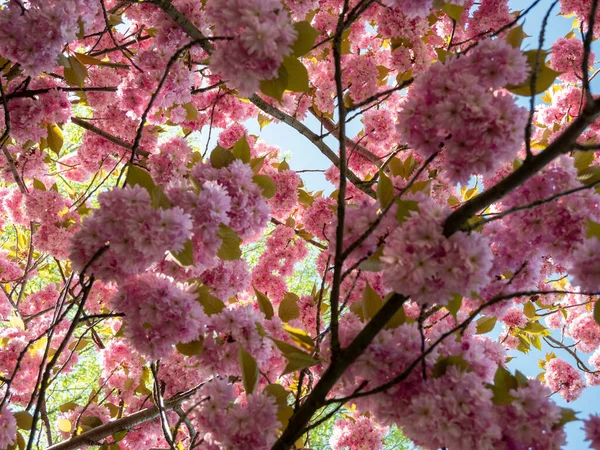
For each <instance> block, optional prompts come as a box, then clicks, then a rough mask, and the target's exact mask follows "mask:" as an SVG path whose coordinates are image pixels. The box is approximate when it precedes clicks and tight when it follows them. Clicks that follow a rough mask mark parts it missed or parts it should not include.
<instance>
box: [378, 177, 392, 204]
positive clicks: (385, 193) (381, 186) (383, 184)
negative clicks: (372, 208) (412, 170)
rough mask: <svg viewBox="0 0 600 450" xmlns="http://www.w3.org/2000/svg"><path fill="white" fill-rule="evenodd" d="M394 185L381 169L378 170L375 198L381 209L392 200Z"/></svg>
mask: <svg viewBox="0 0 600 450" xmlns="http://www.w3.org/2000/svg"><path fill="white" fill-rule="evenodd" d="M395 196H396V194H395V193H394V185H393V184H392V181H391V180H390V179H389V178H388V177H387V175H386V174H385V173H383V171H380V172H379V183H377V198H378V199H379V204H380V205H381V209H385V208H386V207H387V206H388V205H389V204H390V203H392V202H393V201H394V197H395Z"/></svg>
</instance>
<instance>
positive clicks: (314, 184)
mask: <svg viewBox="0 0 600 450" xmlns="http://www.w3.org/2000/svg"><path fill="white" fill-rule="evenodd" d="M530 4H531V2H530V1H523V0H512V1H510V5H511V7H512V9H513V10H522V9H525V8H526V7H527V6H528V5H530ZM551 4H552V1H551V0H544V1H542V2H540V4H539V5H538V6H537V7H536V8H535V9H534V10H533V11H532V12H531V13H530V14H529V15H528V18H527V19H526V20H525V24H524V29H525V32H526V33H527V34H528V35H530V36H531V37H530V38H528V39H526V40H525V41H524V43H523V48H524V49H526V50H531V49H535V48H537V42H538V35H539V30H540V27H541V23H542V18H543V16H544V14H545V13H546V11H547V9H548V7H549V6H550V5H551ZM558 11H559V5H557V6H556V7H555V8H554V11H553V13H552V15H551V19H550V22H549V26H548V28H547V31H546V40H545V42H546V44H545V46H544V48H545V49H548V48H549V47H550V45H551V43H552V42H554V41H555V40H556V39H557V38H559V37H563V36H565V35H566V34H567V33H568V32H569V31H570V30H571V24H572V19H567V18H564V17H560V16H558ZM596 54H600V52H599V51H598V49H596ZM599 81H600V80H599ZM599 84H600V83H594V85H595V86H593V87H595V88H596V89H595V91H596V92H600V85H599ZM520 102H522V103H523V105H524V106H527V105H528V99H526V98H522V99H520ZM304 123H305V124H306V125H307V126H309V127H310V128H311V129H312V130H315V131H317V132H318V130H319V129H320V126H319V123H318V122H317V120H316V119H314V118H313V117H312V116H310V115H309V116H308V118H307V119H306V120H305V122H304ZM246 125H247V127H248V128H249V131H250V133H252V134H256V135H258V136H260V138H262V139H264V140H265V141H266V142H268V143H270V144H273V145H276V146H278V147H280V148H281V149H282V151H283V152H284V153H286V154H288V155H290V157H289V158H288V162H289V164H290V166H291V168H292V169H294V170H303V169H326V168H327V167H329V165H330V164H329V160H328V159H326V158H325V157H324V156H323V155H322V154H321V153H320V152H319V150H318V149H317V148H316V147H314V146H313V145H312V144H311V143H310V142H309V141H308V140H307V139H306V138H304V137H303V136H301V135H300V134H298V133H297V132H296V131H295V130H292V129H291V128H289V127H288V126H287V125H285V124H270V125H268V126H266V127H265V128H263V130H262V131H261V130H260V129H259V127H258V125H257V124H256V121H250V122H249V123H247V124H246ZM359 129H360V123H358V121H356V123H355V124H352V125H350V127H349V133H348V134H349V135H350V136H352V135H353V133H356V132H357V131H358V130H359ZM326 142H327V143H328V144H329V145H330V146H331V147H332V148H333V149H336V148H337V141H336V140H335V139H333V138H331V137H330V138H327V139H326ZM302 178H303V179H304V182H305V184H306V186H307V188H308V189H310V190H314V191H317V190H324V191H325V192H326V193H329V192H331V191H332V190H333V189H334V187H333V186H332V185H331V184H329V183H328V182H326V181H325V179H324V177H323V175H322V174H320V173H306V174H302ZM497 329H498V330H499V329H500V326H497ZM550 351H552V349H550V348H548V347H546V348H544V349H543V351H542V352H539V351H537V350H535V349H534V350H533V351H532V352H531V353H530V354H528V355H523V354H522V353H517V354H515V355H513V356H516V358H515V359H514V360H512V361H511V362H510V364H509V366H510V368H511V369H512V370H520V371H522V372H523V373H525V374H526V375H528V376H536V375H537V374H538V373H539V372H540V369H539V368H538V365H537V362H538V360H539V359H541V358H543V357H544V354H545V352H550ZM554 351H555V352H556V353H557V354H558V356H559V357H561V358H563V359H565V360H566V361H568V362H570V363H574V362H573V360H572V358H571V357H570V356H569V355H568V354H566V353H564V354H563V353H561V352H559V351H556V350H554ZM583 359H584V360H587V357H585V358H583ZM553 398H554V400H555V401H556V402H557V403H558V404H559V405H560V406H567V407H569V408H572V409H574V410H576V411H579V412H580V413H579V414H578V416H579V417H580V418H583V417H586V416H588V415H589V414H590V413H594V412H595V413H599V412H600V405H597V404H596V401H597V399H599V398H600V387H593V388H587V389H586V390H585V391H584V394H583V396H582V398H580V399H579V400H577V401H575V402H572V403H570V404H567V403H566V402H564V401H563V400H562V398H561V397H559V396H557V395H555V396H553ZM581 425H582V423H581V422H574V423H571V424H569V425H567V440H568V445H567V446H566V447H565V448H567V449H568V450H581V449H586V448H588V445H587V443H585V442H584V438H585V436H584V433H583V431H582V430H581Z"/></svg>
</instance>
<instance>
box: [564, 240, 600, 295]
mask: <svg viewBox="0 0 600 450" xmlns="http://www.w3.org/2000/svg"><path fill="white" fill-rule="evenodd" d="M599 255H600V239H597V238H589V239H585V240H584V241H583V242H581V244H580V245H579V246H578V247H577V248H576V249H575V251H574V252H573V256H572V260H571V264H570V266H569V273H570V274H571V275H572V276H573V284H574V285H575V286H579V287H580V288H581V289H582V290H584V291H586V292H598V291H600V257H599Z"/></svg>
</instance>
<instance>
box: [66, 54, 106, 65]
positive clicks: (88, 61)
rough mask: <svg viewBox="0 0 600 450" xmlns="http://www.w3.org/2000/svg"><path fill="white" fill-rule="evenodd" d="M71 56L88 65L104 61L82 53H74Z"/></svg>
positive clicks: (100, 63)
mask: <svg viewBox="0 0 600 450" xmlns="http://www.w3.org/2000/svg"><path fill="white" fill-rule="evenodd" d="M73 56H75V58H77V59H78V60H79V62H80V63H81V64H87V65H88V66H101V65H102V64H104V62H103V61H102V60H100V59H97V58H94V57H93V56H89V55H85V54H83V53H77V52H76V53H75V54H74V55H73Z"/></svg>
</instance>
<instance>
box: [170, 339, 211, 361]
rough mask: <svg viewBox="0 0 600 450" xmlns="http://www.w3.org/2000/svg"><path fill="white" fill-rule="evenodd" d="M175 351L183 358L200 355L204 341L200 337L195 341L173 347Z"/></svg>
mask: <svg viewBox="0 0 600 450" xmlns="http://www.w3.org/2000/svg"><path fill="white" fill-rule="evenodd" d="M175 347H176V348H177V351H178V352H179V353H181V354H182V355H185V356H194V355H199V354H200V353H202V348H203V347H204V339H203V338H202V337H200V339H198V340H197V341H190V342H180V343H179V344H177V345H176V346H175Z"/></svg>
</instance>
